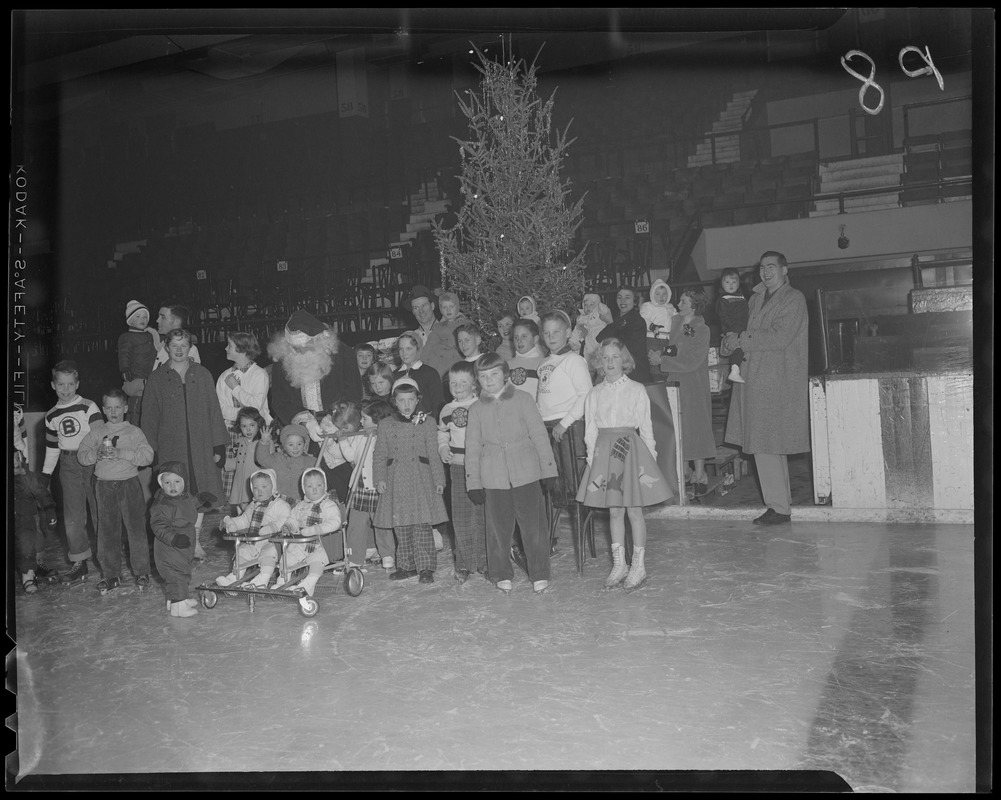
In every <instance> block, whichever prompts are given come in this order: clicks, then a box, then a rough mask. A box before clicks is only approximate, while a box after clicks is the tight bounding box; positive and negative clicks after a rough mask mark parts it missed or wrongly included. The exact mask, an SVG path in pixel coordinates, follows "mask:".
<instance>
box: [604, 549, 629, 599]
mask: <svg viewBox="0 0 1001 800" xmlns="http://www.w3.org/2000/svg"><path fill="white" fill-rule="evenodd" d="M633 563H634V564H635V563H636V561H635V557H634V559H633ZM628 572H629V568H628V567H627V566H626V556H625V553H624V551H623V547H622V545H621V544H618V543H613V544H612V571H611V572H609V573H608V577H607V578H605V588H606V589H614V588H615V587H616V586H618V585H619V584H620V583H622V581H623V580H624V579H625V577H626V574H627V573H628Z"/></svg>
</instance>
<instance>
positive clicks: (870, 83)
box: [841, 45, 945, 115]
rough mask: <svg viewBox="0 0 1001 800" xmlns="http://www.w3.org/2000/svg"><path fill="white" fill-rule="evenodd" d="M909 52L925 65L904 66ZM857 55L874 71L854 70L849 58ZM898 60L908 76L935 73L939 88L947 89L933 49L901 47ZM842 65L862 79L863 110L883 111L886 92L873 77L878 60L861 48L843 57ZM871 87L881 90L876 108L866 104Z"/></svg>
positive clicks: (860, 101)
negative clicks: (864, 72)
mask: <svg viewBox="0 0 1001 800" xmlns="http://www.w3.org/2000/svg"><path fill="white" fill-rule="evenodd" d="M907 53H917V54H918V57H919V58H920V59H921V60H922V61H923V62H924V63H925V66H923V67H921V68H920V69H915V70H910V69H907V67H905V66H904V55H906V54H907ZM856 56H858V57H859V58H864V59H865V60H866V61H868V62H869V66H870V67H871V69H872V71H871V72H870V73H869V76H868V77H866V76H865V75H860V74H859V73H858V72H856V71H855V70H853V69H852V68H851V67H849V66H848V59H850V58H855V57H856ZM897 61H898V63H899V64H900V69H901V71H902V72H903V73H904V74H905V75H906V76H907V77H908V78H919V77H921V76H922V75H934V76H935V79H936V80H937V81H938V88H939V89H941V90H943V91H944V90H945V81H943V80H942V73H941V72H939V71H938V70H937V69H936V68H935V64H934V63H933V62H932V60H931V51H930V50H929V49H928V48H927V47H926V48H925V51H924V52H923V53H922V52H921V51H920V50H918V48H916V47H913V46H911V45H908V46H907V47H904V48H901V50H900V53H899V55H898V56H897ZM841 66H842V67H844V68H845V71H846V72H847V73H848V74H849V75H852V76H854V77H856V78H858V79H859V80H860V81H862V86H861V87H859V90H858V102H859V105H860V106H862V110H863V111H865V112H866V113H867V114H873V115H875V114H878V113H879V112H880V111H882V110H883V103H884V101H885V100H886V93H885V92H884V91H883V87H882V86H880V85H879V84H878V83H876V81H874V80H873V78H875V77H876V62H875V61H873V60H872V59H871V58H869V56H867V55H866V54H865V53H863V52H862V51H861V50H849V51H848V52H847V53H845V54H844V55H843V56H842V57H841ZM869 89H873V90H875V91H877V92H879V103H878V104H877V105H876V107H875V108H869V106H867V105H866V104H865V93H866V92H867V91H868V90H869Z"/></svg>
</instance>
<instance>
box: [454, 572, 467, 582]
mask: <svg viewBox="0 0 1001 800" xmlns="http://www.w3.org/2000/svg"><path fill="white" fill-rule="evenodd" d="M468 580H469V570H468V569H457V570H456V571H455V582H456V583H465V582H466V581H468Z"/></svg>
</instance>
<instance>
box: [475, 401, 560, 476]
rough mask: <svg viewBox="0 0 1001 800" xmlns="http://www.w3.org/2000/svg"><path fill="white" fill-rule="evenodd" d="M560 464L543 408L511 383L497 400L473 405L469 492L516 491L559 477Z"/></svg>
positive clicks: (477, 402)
mask: <svg viewBox="0 0 1001 800" xmlns="http://www.w3.org/2000/svg"><path fill="white" fill-rule="evenodd" d="M556 474H557V473H556V461H555V459H554V458H553V447H552V445H551V444H550V442H549V435H548V433H547V432H546V425H545V423H544V422H543V421H542V415H541V414H540V413H539V407H538V406H537V405H535V403H534V402H532V398H531V397H529V396H528V393H527V392H522V391H519V390H517V389H515V388H514V386H512V385H511V383H510V381H509V382H508V383H506V384H505V385H504V389H503V390H502V391H501V393H500V395H499V396H498V397H491V396H490V395H488V394H483V395H481V396H480V399H479V400H477V401H476V402H475V403H473V404H472V405H471V406H470V407H469V421H468V424H467V425H466V488H467V489H512V488H515V487H518V486H524V485H526V484H529V483H531V482H532V481H537V480H540V479H542V478H555V477H556Z"/></svg>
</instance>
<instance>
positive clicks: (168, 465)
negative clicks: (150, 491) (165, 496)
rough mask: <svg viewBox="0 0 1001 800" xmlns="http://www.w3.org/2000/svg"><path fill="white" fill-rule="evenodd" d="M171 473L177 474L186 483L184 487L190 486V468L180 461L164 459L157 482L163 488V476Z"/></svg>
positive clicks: (157, 475) (158, 471) (158, 472)
mask: <svg viewBox="0 0 1001 800" xmlns="http://www.w3.org/2000/svg"><path fill="white" fill-rule="evenodd" d="M167 474H171V475H176V476H177V477H178V478H180V479H181V480H182V481H183V483H184V489H185V490H187V488H188V468H187V467H186V466H184V464H183V463H182V462H180V461H164V462H163V463H162V464H161V465H160V467H159V469H158V470H157V474H156V482H157V483H158V484H159V485H160V488H161V489H162V488H163V476H164V475H167Z"/></svg>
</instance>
